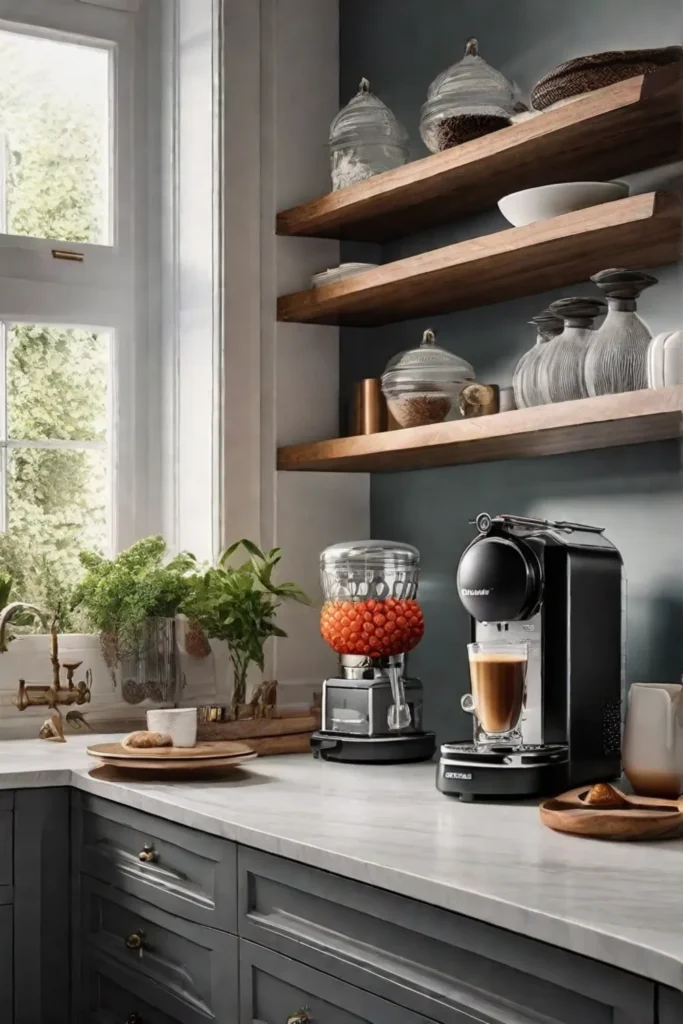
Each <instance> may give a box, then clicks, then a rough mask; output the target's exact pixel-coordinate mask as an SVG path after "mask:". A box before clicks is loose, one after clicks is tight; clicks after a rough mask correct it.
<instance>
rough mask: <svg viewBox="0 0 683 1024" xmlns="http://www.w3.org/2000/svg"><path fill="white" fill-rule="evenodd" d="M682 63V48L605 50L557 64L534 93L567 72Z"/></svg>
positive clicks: (535, 87)
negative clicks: (634, 65)
mask: <svg viewBox="0 0 683 1024" xmlns="http://www.w3.org/2000/svg"><path fill="white" fill-rule="evenodd" d="M676 61H683V46H660V47H658V48H656V49H651V50H606V51H605V52H604V53H592V54H588V55H587V56H585V57H574V58H573V59H572V60H568V61H565V63H564V64H559V65H558V66H557V67H556V68H553V70H552V71H548V73H547V74H545V75H544V76H543V78H541V79H539V81H538V82H537V83H536V85H535V86H534V91H535V90H536V89H538V88H539V87H540V86H543V85H547V84H548V83H550V82H552V81H553V80H554V79H556V78H562V77H563V76H564V75H566V74H568V73H569V72H577V71H585V70H589V69H593V68H599V67H610V66H614V65H616V66H617V67H622V66H624V65H626V66H628V65H630V64H643V63H649V64H658V65H661V66H662V67H664V66H666V65H667V64H674V63H676Z"/></svg>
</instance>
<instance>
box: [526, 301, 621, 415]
mask: <svg viewBox="0 0 683 1024" xmlns="http://www.w3.org/2000/svg"><path fill="white" fill-rule="evenodd" d="M606 305H607V303H606V302H605V300H604V299H599V298H598V299H594V298H580V297H579V298H568V299H558V300H557V302H551V304H550V310H551V311H552V312H553V313H555V314H556V315H557V316H559V317H561V318H562V319H563V320H564V330H563V331H562V333H561V334H558V335H557V336H556V337H555V338H552V339H551V340H550V341H549V342H547V343H546V344H545V345H544V346H543V351H542V354H541V356H540V357H539V360H538V368H537V369H538V388H539V391H540V394H541V395H542V397H543V403H544V404H545V403H547V402H568V401H572V399H575V398H586V397H587V396H588V391H587V390H586V381H585V377H584V363H585V359H586V351H587V349H588V345H589V343H590V341H591V339H592V338H593V333H594V332H593V324H594V323H595V320H596V318H597V317H599V316H602V314H603V313H604V311H605V308H606Z"/></svg>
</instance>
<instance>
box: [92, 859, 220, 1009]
mask: <svg viewBox="0 0 683 1024" xmlns="http://www.w3.org/2000/svg"><path fill="white" fill-rule="evenodd" d="M76 884H77V886H78V887H79V889H80V899H79V907H78V916H77V917H76V918H75V920H76V921H77V929H78V935H77V936H76V938H75V942H74V959H75V961H76V960H77V961H78V965H77V964H76V963H75V964H74V966H75V968H76V969H75V973H74V976H75V978H77V979H78V988H79V989H80V991H81V992H84V993H85V1006H83V1005H82V1006H81V1019H82V1020H83V1019H85V1020H88V1017H87V1014H88V1013H92V1012H94V1011H92V1009H91V1008H92V1005H93V995H92V977H91V975H92V970H93V969H98V970H99V971H100V972H101V971H102V969H103V967H104V968H106V967H107V965H108V968H109V974H110V975H112V974H113V975H114V976H115V978H116V979H120V981H121V982H122V983H124V984H122V987H123V988H124V989H125V988H126V987H127V988H128V989H129V990H131V991H133V992H135V993H136V994H137V995H139V997H140V998H142V999H143V1000H144V1001H145V1002H146V1003H147V1004H148V1005H150V1006H152V1007H155V1008H157V1009H160V1010H163V1011H164V1012H165V1013H167V1014H168V1015H170V1017H171V1019H176V1018H177V1019H178V1020H179V1021H182V1022H183V1024H201V1022H203V1021H211V1020H214V1019H215V1020H218V1021H221V1022H223V1021H225V1022H226V1024H230V1022H233V1021H236V1019H237V939H236V938H235V936H233V935H229V934H227V933H226V932H221V931H218V930H216V929H213V928H206V927H205V926H203V925H197V924H194V923H192V922H189V921H186V920H184V919H183V918H180V917H178V916H177V915H172V914H168V913H167V912H166V911H164V910H160V909H159V908H158V907H156V906H154V905H152V904H151V903H145V902H143V901H142V900H139V899H137V898H136V897H134V896H130V895H128V894H126V893H122V892H120V891H119V890H118V889H116V888H114V887H113V886H110V885H105V884H104V883H102V882H99V881H97V880H96V879H91V878H89V877H88V876H86V875H81V876H80V879H79V880H77V882H76ZM98 990H101V984H100V986H99V989H98ZM95 1005H97V1000H96V999H95ZM84 1014H86V1015H85V1017H84ZM96 1019H97V1018H96Z"/></svg>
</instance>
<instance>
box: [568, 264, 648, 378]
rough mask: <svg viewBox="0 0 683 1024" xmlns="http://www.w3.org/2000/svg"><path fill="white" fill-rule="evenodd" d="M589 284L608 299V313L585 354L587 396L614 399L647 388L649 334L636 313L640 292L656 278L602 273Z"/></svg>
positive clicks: (632, 272)
mask: <svg viewBox="0 0 683 1024" xmlns="http://www.w3.org/2000/svg"><path fill="white" fill-rule="evenodd" d="M591 280H592V281H594V282H595V284H597V286H598V288H601V289H602V291H603V292H604V293H605V295H606V296H607V303H608V306H609V309H608V312H607V316H606V317H605V319H604V321H603V323H602V324H601V325H600V328H599V330H597V331H596V332H595V334H594V335H593V338H592V339H591V343H590V345H589V346H588V352H587V354H586V366H585V372H586V388H587V390H588V394H589V395H591V396H595V395H616V394H619V393H620V392H622V391H639V390H640V389H641V388H646V387H647V350H648V347H649V345H650V342H651V341H652V333H651V331H650V329H649V327H647V326H646V324H644V323H643V321H642V320H641V319H640V317H639V316H638V313H637V312H636V309H637V300H638V297H639V295H640V294H641V292H643V291H645V289H646V288H651V287H652V285H653V284H657V278H656V277H652V276H651V275H650V274H643V273H642V272H641V271H639V270H602V271H601V272H600V273H599V274H595V276H594V277H592V278H591Z"/></svg>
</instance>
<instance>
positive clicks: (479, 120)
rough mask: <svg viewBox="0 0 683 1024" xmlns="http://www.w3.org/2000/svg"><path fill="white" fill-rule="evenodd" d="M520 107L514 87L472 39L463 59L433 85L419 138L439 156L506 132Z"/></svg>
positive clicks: (425, 107)
mask: <svg viewBox="0 0 683 1024" xmlns="http://www.w3.org/2000/svg"><path fill="white" fill-rule="evenodd" d="M517 107H518V104H517V103H516V99H515V88H514V86H513V85H512V83H511V82H508V80H507V78H506V77H505V75H502V74H501V73H500V71H496V69H495V68H492V67H491V65H490V64H487V63H486V61H485V60H484V59H483V57H480V56H479V44H478V42H477V40H476V39H470V40H469V42H468V43H467V46H466V48H465V56H464V57H463V59H462V60H460V61H458V63H457V64H453V65H452V66H451V67H449V68H447V69H446V71H444V72H442V73H441V74H440V75H439V76H438V77H437V78H435V79H434V81H433V82H432V84H431V85H430V87H429V90H428V92H427V102H426V103H425V104H424V106H423V107H422V117H421V120H420V134H421V135H422V140H423V142H424V144H425V146H426V147H427V149H429V150H431V152H432V153H438V152H439V151H440V150H443V149H450V148H451V146H457V145H460V143H462V142H468V141H469V140H470V139H476V138H479V136H481V135H488V134H489V133H490V132H495V131H498V130H499V129H500V128H506V127H507V126H508V125H509V124H511V123H512V115H513V114H514V112H515V109H517Z"/></svg>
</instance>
